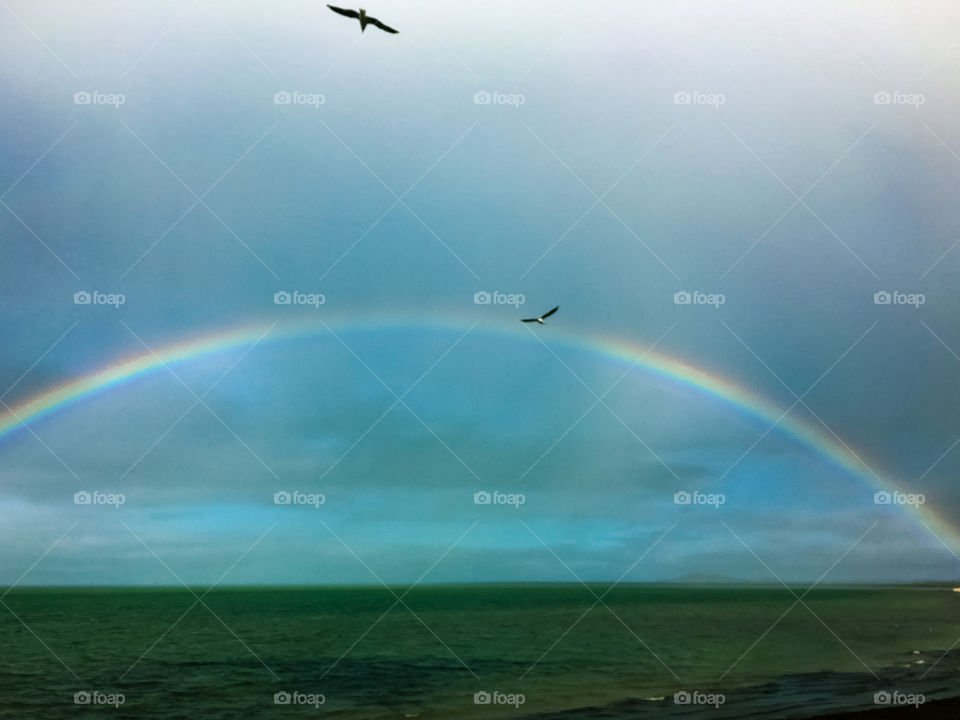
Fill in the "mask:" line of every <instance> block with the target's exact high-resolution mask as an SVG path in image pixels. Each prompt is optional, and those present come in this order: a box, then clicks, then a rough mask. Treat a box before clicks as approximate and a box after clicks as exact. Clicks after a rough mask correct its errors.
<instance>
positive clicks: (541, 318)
mask: <svg viewBox="0 0 960 720" xmlns="http://www.w3.org/2000/svg"><path fill="white" fill-rule="evenodd" d="M559 309H560V306H559V305H557V306H556V307H555V308H554V309H553V310H550V311H549V312H545V313H544V314H543V315H541V316H540V317H533V318H523V320H521V321H520V322H535V323H540V324H541V325H546V323H545V322H544V320H546V319H547V318H548V317H550V316H551V315H553V314H554V313H555V312H556V311H557V310H559Z"/></svg>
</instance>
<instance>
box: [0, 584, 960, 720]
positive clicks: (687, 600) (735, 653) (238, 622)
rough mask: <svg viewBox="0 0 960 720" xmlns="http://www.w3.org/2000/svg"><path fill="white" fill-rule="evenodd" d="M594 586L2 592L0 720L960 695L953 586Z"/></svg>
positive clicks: (789, 704) (810, 708)
mask: <svg viewBox="0 0 960 720" xmlns="http://www.w3.org/2000/svg"><path fill="white" fill-rule="evenodd" d="M606 589H607V587H606V586H603V585H596V586H590V587H589V588H588V587H584V586H582V585H464V586H418V587H415V588H413V589H411V590H409V592H407V590H406V589H405V588H400V587H396V588H392V589H391V590H392V591H391V590H387V589H385V588H366V587H365V588H342V587H336V588H323V587H311V588H217V589H215V590H212V591H210V592H209V593H207V594H204V590H203V589H201V588H195V589H193V592H191V591H188V590H186V589H184V588H179V589H172V588H150V589H147V588H139V589H132V588H102V589H99V588H84V589H77V588H15V589H13V590H10V591H8V593H7V594H6V595H5V596H4V597H3V606H2V607H0V640H2V647H3V653H2V657H0V717H4V718H7V717H9V718H20V717H38V718H42V717H49V718H61V717H77V716H78V713H81V712H87V713H89V712H97V713H100V715H102V716H110V717H118V718H119V717H157V718H178V717H184V718H186V717H203V718H236V717H284V716H291V717H292V716H296V717H308V716H311V717H312V716H317V717H319V716H321V715H323V716H332V717H337V718H341V717H342V718H402V717H420V718H450V717H463V718H474V717H476V718H483V717H511V718H520V717H544V718H549V717H557V718H560V717H584V718H587V717H611V718H619V717H624V718H626V717H672V716H683V717H699V716H703V717H714V718H720V717H798V718H799V717H812V716H815V715H816V714H821V713H824V712H827V711H831V710H833V711H835V710H840V709H853V708H862V707H870V706H871V705H872V703H873V694H874V693H875V692H878V691H884V690H889V691H894V690H898V691H900V692H903V693H908V692H914V693H923V694H924V696H925V697H926V699H928V700H929V699H933V698H935V697H936V698H939V697H948V696H953V695H960V689H957V688H960V684H958V683H956V682H955V677H956V674H957V670H958V667H960V657H958V656H957V655H955V654H954V653H947V654H945V651H947V650H948V649H950V648H951V647H952V646H953V645H954V643H955V642H956V641H957V640H958V638H960V593H953V592H950V591H949V588H944V587H913V586H911V587H895V588H892V587H877V588H859V587H858V588H853V587H845V588H817V589H815V590H813V591H812V592H810V593H809V594H808V595H806V596H804V595H803V588H796V589H794V592H795V593H796V596H800V597H801V598H802V601H798V600H797V597H796V596H795V595H793V594H791V592H790V591H788V590H787V589H785V588H782V587H781V588H764V587H743V586H740V587H719V586H714V587H687V586H657V585H652V586H651V585H623V586H618V587H616V588H614V589H613V590H612V591H610V592H609V594H606V595H604V593H605V592H606ZM405 593H406V594H405ZM598 596H599V597H600V598H601V599H602V600H601V601H599V602H598V600H597V598H598ZM198 598H199V599H198ZM398 598H400V599H399V600H398ZM684 692H686V693H690V694H691V695H689V697H690V698H692V699H693V702H691V703H690V704H684V703H682V702H681V703H679V704H678V703H677V702H675V693H684ZM78 693H79V694H78ZM84 693H86V695H84ZM278 693H279V695H278ZM697 693H699V694H697ZM121 696H122V702H121ZM721 697H722V704H719V702H718V700H719V699H720V698H721ZM678 698H679V699H680V700H683V698H684V696H682V695H681V696H678ZM711 699H712V701H713V704H704V703H707V702H708V701H710V700H711ZM285 700H289V702H284V701H285ZM486 700H489V702H485V701H486ZM87 701H89V702H87Z"/></svg>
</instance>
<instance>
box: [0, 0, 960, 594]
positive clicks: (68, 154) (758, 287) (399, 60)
mask: <svg viewBox="0 0 960 720" xmlns="http://www.w3.org/2000/svg"><path fill="white" fill-rule="evenodd" d="M369 12H370V13H371V14H372V15H374V16H376V17H378V18H380V19H381V20H383V21H384V22H385V23H387V24H389V25H391V26H393V27H395V28H397V29H398V30H399V31H400V32H399V34H397V35H388V34H386V33H383V32H381V31H379V30H378V29H376V28H372V27H371V28H368V29H367V31H366V32H364V33H362V34H361V32H360V28H359V24H358V23H357V22H356V21H354V20H350V19H348V18H344V17H341V16H338V15H335V14H334V13H331V12H330V11H329V10H328V9H327V8H326V7H324V4H323V3H318V2H307V1H306V0H303V1H299V0H298V1H291V2H287V1H284V2H280V3H270V4H258V3H250V2H242V3H232V2H231V3H228V2H219V1H212V2H200V3H195V2H160V3H152V4H150V5H141V4H136V3H129V2H100V1H92V2H84V3H82V4H78V3H68V2H50V3H41V4H38V3H31V2H25V1H22V0H7V2H5V3H3V4H2V6H0V16H3V22H2V23H0V129H2V131H0V242H2V255H0V257H2V261H0V304H2V308H3V313H2V316H0V323H2V325H0V332H2V338H3V344H2V347H3V352H2V353H0V401H2V403H3V404H2V405H0V426H3V423H5V422H10V423H11V424H13V425H15V427H13V428H12V429H10V430H8V431H5V432H2V433H0V556H2V561H0V583H2V584H7V585H9V584H14V583H16V584H23V585H31V584H63V585H70V584H164V585H171V584H174V585H175V584H179V583H187V584H199V585H205V586H209V585H213V584H215V583H216V584H222V585H240V584H287V583H295V584H313V583H318V584H324V583H350V584H354V583H364V584H366V583H373V584H377V583H381V582H383V583H391V584H392V583H398V584H410V583H414V582H481V581H484V582H485V581H564V582H566V581H571V582H576V581H588V582H591V581H597V582H614V581H621V582H641V581H643V582H647V581H703V580H724V581H747V582H770V583H777V582H781V581H783V582H791V583H794V582H796V583H806V584H808V585H809V584H811V583H814V582H823V583H830V582H914V581H926V580H941V581H955V580H956V577H957V575H958V573H960V557H958V554H960V534H958V532H957V530H955V528H960V486H958V484H957V482H956V478H957V473H958V470H960V449H957V448H956V445H957V441H958V437H957V434H956V433H957V430H956V428H957V427H960V404H958V402H957V401H958V399H960V385H958V382H957V378H958V373H960V328H958V327H957V325H956V322H955V317H956V315H957V312H956V311H957V309H958V301H957V297H956V293H955V284H954V278H955V276H956V274H957V272H958V270H960V248H957V247H956V246H957V245H958V243H960V208H958V206H957V204H956V197H957V191H958V190H960V129H958V128H957V125H956V123H955V122H953V119H954V118H955V117H956V116H957V112H958V110H960V107H958V105H960V88H958V84H957V80H956V78H958V77H960V9H958V8H956V7H955V6H953V5H952V4H951V3H946V2H926V3H915V4H914V3H911V4H910V7H906V6H905V5H903V4H902V3H890V2H851V3H844V4H843V5H842V7H837V6H835V4H833V3H827V2H820V1H819V0H816V1H814V2H810V3H790V2H756V3H750V2H733V3H724V4H723V6H722V7H721V6H719V5H717V4H714V3H702V2H670V3H645V4H638V3H630V2H606V3H602V4H601V5H597V6H585V5H581V4H569V6H567V7H557V5H556V4H555V3H544V2H529V3H522V4H520V5H517V4H516V3H506V2H493V3H483V4H482V5H472V6H470V7H461V6H459V5H453V4H450V3H441V2H439V1H437V2H432V1H424V2H419V1H414V0H407V1H404V2H394V1H392V0H388V1H386V2H384V3H383V4H382V5H381V6H377V7H375V8H374V7H371V8H369ZM285 100H289V102H285ZM78 293H80V295H77V294H78ZM83 293H89V294H90V297H91V298H92V302H90V303H87V304H84V303H82V302H78V300H83V299H84V298H85V297H86V296H85V295H83ZM278 293H279V295H278ZM284 293H290V294H291V297H294V298H296V299H295V300H294V302H291V303H289V304H283V303H278V302H277V300H282V299H284V298H285V297H286V295H284ZM483 293H496V294H495V295H493V298H494V299H495V301H494V302H491V303H489V304H484V303H482V302H479V303H478V302H477V301H478V300H481V301H482V300H483V299H484V298H485V297H486V296H485V295H483ZM677 293H681V294H680V295H677ZM683 293H690V294H691V295H690V297H691V298H692V300H693V301H692V302H690V303H683V302H678V300H680V301H682V300H683V299H684V298H685V297H686V296H685V295H683ZM478 294H479V295H478ZM121 298H122V302H121ZM321 300H322V302H321ZM885 300H889V302H884V301H885ZM556 305H559V306H560V310H559V311H558V313H557V314H556V315H554V316H552V317H551V318H550V319H549V320H548V321H547V324H546V325H542V326H540V325H536V324H532V325H531V324H521V323H520V322H519V320H520V319H521V318H524V317H531V316H533V317H535V316H537V315H539V314H541V313H543V312H545V311H547V310H549V309H550V308H552V307H554V306H556ZM231 333H232V334H234V335H235V336H237V337H240V338H241V339H240V340H238V341H236V342H232V343H231V342H224V343H220V344H214V347H215V349H214V350H212V351H206V352H190V351H186V352H183V353H181V354H179V355H178V356H177V359H176V361H174V362H170V361H169V358H170V357H172V356H171V355H170V352H169V349H170V348H175V347H178V346H185V347H187V348H190V347H195V348H198V347H201V346H203V344H204V339H205V338H210V337H215V336H218V335H221V334H228V335H229V334H231ZM612 346H616V347H618V348H620V350H619V351H618V352H616V353H612V352H611V351H610V348H611V347H612ZM650 353H652V355H651V354H650ZM141 356H147V357H150V358H154V359H155V360H156V362H154V363H153V367H152V369H149V370H148V371H146V372H142V373H140V374H138V375H136V376H135V377H130V378H127V379H124V380H123V381H122V382H118V383H115V384H113V385H111V386H110V387H107V388H104V389H102V390H101V391H98V392H93V393H90V394H89V395H87V396H85V397H82V398H79V399H77V400H76V401H75V402H70V403H67V404H64V405H62V406H60V407H57V408H54V409H53V410H52V411H51V412H48V413H45V414H42V415H37V416H29V417H21V416H20V414H19V412H18V408H21V409H22V408H23V407H28V406H29V405H28V404H29V403H30V402H31V400H32V399H34V398H36V397H38V396H41V395H43V394H44V393H46V392H49V391H51V390H53V389H55V388H58V387H61V386H64V385H66V384H69V383H71V382H74V381H77V380H80V379H82V378H92V377H95V376H96V375H97V374H98V373H103V372H105V371H109V369H111V368H115V367H117V366H119V365H121V364H122V363H124V362H126V361H128V360H130V359H132V358H137V357H141ZM652 357H656V358H660V359H661V365H660V367H661V369H662V368H664V367H666V368H672V369H673V370H675V371H676V372H675V373H674V376H673V377H670V373H669V372H668V373H666V374H664V373H663V372H657V371H656V368H651V358H652ZM157 358H159V359H157ZM683 368H688V369H693V370H695V371H696V372H697V373H699V374H698V375H697V377H700V378H715V379H718V380H722V383H723V387H724V388H727V389H728V390H729V389H730V388H735V389H736V391H737V392H736V393H733V395H731V393H729V392H728V393H727V394H726V395H724V393H720V394H719V395H718V394H716V393H712V392H710V390H709V388H704V387H697V386H696V384H695V383H693V384H691V383H689V382H684V381H683V377H682V376H683ZM677 373H679V375H680V376H681V377H679V378H678V377H677ZM737 393H739V394H737ZM744 397H749V398H753V399H754V400H755V401H756V402H755V403H754V407H753V408H751V407H749V406H748V407H744V404H743V402H741V401H740V400H742V398H744ZM738 398H739V400H738ZM748 405H749V403H748ZM757 407H763V408H766V410H765V411H764V412H757V411H756V410H757ZM21 420H22V422H20V421H21ZM798 428H799V429H803V428H807V429H808V430H809V431H810V432H808V433H807V435H806V436H804V434H803V432H800V433H799V434H798V432H797V429H798ZM810 433H813V436H814V437H816V438H821V439H823V438H826V439H827V443H828V444H832V445H833V447H834V448H837V447H839V448H841V449H842V450H841V454H845V455H846V457H848V458H850V457H854V458H858V460H856V463H860V464H859V465H858V466H857V468H855V469H854V470H851V468H850V467H845V466H844V465H843V464H842V463H841V462H838V461H837V458H836V457H831V454H830V453H829V452H826V453H825V452H824V445H823V442H820V443H819V446H818V443H817V442H811V441H810V437H811V435H810ZM805 437H806V439H805ZM834 455H835V453H834ZM856 463H855V464H856ZM877 492H894V493H900V494H899V495H894V496H892V497H893V502H892V503H889V504H878V503H877V499H876V497H875V493H877ZM76 493H91V494H92V495H91V497H92V498H93V499H94V501H93V502H92V503H90V504H86V503H80V504H78V503H77V502H75V494H76ZM277 493H292V495H291V498H293V501H292V502H291V503H289V504H284V503H280V504H278V503H277V502H276V500H275V495H276V494H277ZM296 493H299V495H297V494H296ZM476 493H481V495H479V496H476V495H475V494H476ZM482 493H491V494H493V495H491V498H492V500H493V502H490V503H482V502H481V503H478V502H477V500H478V499H479V500H482V499H483V498H484V497H485V496H484V495H482ZM678 493H680V494H681V495H677V494H678ZM683 493H690V494H691V495H689V497H691V498H693V500H692V502H690V503H684V502H682V499H683V497H684V496H683V495H682V494H683ZM118 495H122V500H123V501H122V503H121V502H119V500H117V498H116V497H114V500H115V502H113V503H112V504H111V502H109V501H108V500H109V497H110V496H118ZM279 497H280V498H281V499H283V497H284V496H283V495H281V496H279ZM98 498H99V499H100V500H104V501H106V502H103V503H99V504H98V503H97V499H98ZM310 498H312V500H310ZM297 499H300V500H303V501H304V502H300V503H298V502H296V500H297ZM320 499H322V500H323V502H322V503H320V502H319V500H320ZM497 500H502V501H503V502H496V501H497ZM521 500H522V502H521ZM678 500H679V501H678ZM901 501H902V502H901Z"/></svg>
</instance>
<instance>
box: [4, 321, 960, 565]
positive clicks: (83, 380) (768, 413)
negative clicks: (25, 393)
mask: <svg viewBox="0 0 960 720" xmlns="http://www.w3.org/2000/svg"><path fill="white" fill-rule="evenodd" d="M409 327H417V328H427V329H433V330H437V331H451V332H457V333H461V332H463V331H464V330H465V329H466V325H465V323H464V322H463V320H455V319H437V320H434V321H431V322H430V323H429V324H424V322H423V319H422V318H394V319H392V320H386V321H385V320H384V319H383V318H379V319H377V320H376V321H370V322H359V323H358V322H357V321H356V319H355V318H352V319H341V320H340V321H332V322H324V323H317V322H310V323H302V322H301V323H288V324H284V325H280V324H275V325H268V324H260V325H251V326H246V327H242V328H238V329H233V330H228V331H225V332H219V333H212V334H207V335H203V336H199V337H196V338H193V339H191V340H187V341H185V342H181V343H177V344H175V345H170V346H168V347H164V348H162V349H159V350H155V351H153V352H150V351H146V352H144V353H143V354H142V355H137V356H135V357H130V358H127V359H125V360H121V361H120V362H118V363H116V364H114V365H111V366H110V367H108V368H105V369H104V370H101V371H99V372H96V373H93V374H90V375H86V376H84V377H80V378H77V379H74V380H70V381H68V382H66V383H64V384H62V385H60V386H58V387H55V388H53V389H52V390H49V391H47V392H43V393H41V394H39V395H36V396H34V397H32V398H30V399H28V400H26V401H23V402H21V403H19V404H18V405H16V406H15V407H12V408H9V409H8V410H7V411H6V412H5V413H4V414H3V415H0V441H2V440H3V439H4V438H5V437H6V436H8V435H10V434H11V433H13V432H14V431H15V430H16V429H17V428H18V427H20V426H21V425H23V424H24V423H26V422H28V421H33V420H37V419H40V418H42V417H44V416H47V415H49V414H51V413H54V412H56V411H57V410H60V409H61V408H64V407H67V406H69V405H73V404H75V403H78V402H80V401H81V400H83V399H84V398H87V397H89V396H91V395H94V394H96V393H100V392H103V391H105V390H107V389H109V388H112V387H116V386H119V385H123V384H124V383H127V382H130V381H131V380H133V379H135V378H137V377H140V376H142V375H145V374H147V373H151V372H154V371H157V370H159V369H162V368H164V367H165V366H167V365H175V364H177V363H181V362H185V361H187V360H191V359H193V358H198V357H201V356H205V355H210V354H212V353H217V352H220V351H224V350H228V349H232V348H237V347H240V346H243V345H249V344H253V343H256V342H259V341H261V340H263V341H271V342H272V341H276V340H280V339H285V338H295V337H303V336H310V335H315V336H316V335H323V334H328V333H331V332H334V333H336V332H338V330H342V331H364V330H369V331H376V330H384V329H390V328H395V329H402V328H409ZM479 332H486V333H495V334H497V335H501V336H502V335H512V336H516V337H517V338H521V339H525V340H527V341H529V339H530V338H529V335H528V334H527V331H526V330H525V329H523V328H522V327H521V328H516V329H503V328H497V329H496V330H491V329H489V328H483V329H481V330H479ZM550 342H551V344H553V343H559V344H563V345H567V346H571V347H576V348H578V349H582V350H586V351H589V352H594V353H597V354H600V355H602V356H604V357H606V358H608V359H610V360H613V361H615V362H618V363H621V364H624V365H636V367H638V368H641V369H643V370H645V371H647V372H649V373H652V374H654V375H658V376H660V377H663V378H666V379H669V380H671V381H673V382H676V383H679V384H681V385H685V386H687V387H690V388H692V389H694V390H696V391H698V392H701V393H705V394H707V395H709V396H712V397H714V398H717V399H719V400H721V401H723V402H725V403H728V404H730V405H733V406H735V407H737V408H738V409H740V410H741V411H742V412H745V413H747V414H748V415H751V416H753V417H755V418H757V419H759V420H760V421H762V422H765V423H768V424H770V425H774V424H776V428H777V430H779V431H780V432H782V433H784V434H786V435H788V436H790V437H792V438H794V439H796V440H797V441H798V442H800V443H802V444H803V445H805V446H807V447H808V448H810V449H811V450H813V451H814V452H816V453H817V454H819V455H821V456H823V457H824V458H826V459H828V460H829V461H830V462H832V463H833V464H835V465H837V466H839V467H841V468H843V469H844V470H846V471H848V472H850V473H851V474H852V475H854V476H855V477H858V478H861V479H862V480H865V481H866V483H867V484H868V485H869V486H871V487H873V488H875V489H876V490H885V491H890V492H892V491H894V490H898V489H899V485H898V483H896V482H895V481H894V480H893V479H891V478H889V477H885V476H883V475H882V474H880V473H876V472H874V471H873V470H872V469H871V468H870V466H869V465H868V464H867V463H866V462H865V461H864V460H863V459H862V458H861V456H860V454H859V453H857V452H855V451H854V450H853V449H852V448H850V447H849V446H848V445H847V444H846V443H844V442H843V441H842V440H840V439H839V438H838V437H836V436H834V435H832V434H831V433H828V432H825V431H824V430H821V429H820V428H819V427H817V426H815V425H813V424H812V423H808V422H804V421H802V420H800V419H797V418H796V417H793V416H791V415H790V414H789V413H788V412H786V410H787V409H786V408H781V407H779V406H778V405H776V404H774V403H773V402H771V401H770V400H768V399H767V398H764V397H762V396H760V395H758V394H756V393H752V392H750V391H749V390H747V389H745V388H743V387H740V386H738V385H736V384H735V383H733V382H731V381H729V380H726V379H724V378H722V377H719V376H718V375H714V374H711V373H708V372H706V371H704V370H701V369H699V368H696V367H694V366H692V365H689V364H687V363H685V362H683V361H681V360H679V359H677V358H675V357H671V356H669V355H666V354H662V353H659V352H655V351H652V350H646V349H644V348H642V347H640V346H637V345H632V344H630V343H628V342H626V341H624V340H621V339H616V338H610V337H598V336H583V335H572V334H564V333H562V332H558V331H556V330H555V329H554V328H551V329H550ZM902 507H904V508H905V510H906V511H908V512H912V513H914V514H915V515H917V518H918V520H919V521H920V522H921V523H922V524H923V525H924V527H925V528H926V529H927V530H928V531H929V532H930V533H931V534H932V535H934V537H936V538H937V539H938V540H939V541H940V542H943V543H947V542H949V543H950V545H952V547H954V548H960V534H958V533H957V531H956V530H954V528H953V527H952V525H951V524H950V523H948V522H947V521H946V520H944V519H943V518H941V517H940V516H938V515H937V514H936V513H935V512H934V511H933V509H932V508H930V507H929V506H927V505H919V506H916V505H911V506H902Z"/></svg>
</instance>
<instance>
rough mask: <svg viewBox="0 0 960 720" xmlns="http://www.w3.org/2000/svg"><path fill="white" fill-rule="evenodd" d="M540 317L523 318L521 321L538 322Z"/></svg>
mask: <svg viewBox="0 0 960 720" xmlns="http://www.w3.org/2000/svg"><path fill="white" fill-rule="evenodd" d="M539 319H540V318H523V320H521V321H520V322H536V321H537V320H539Z"/></svg>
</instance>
